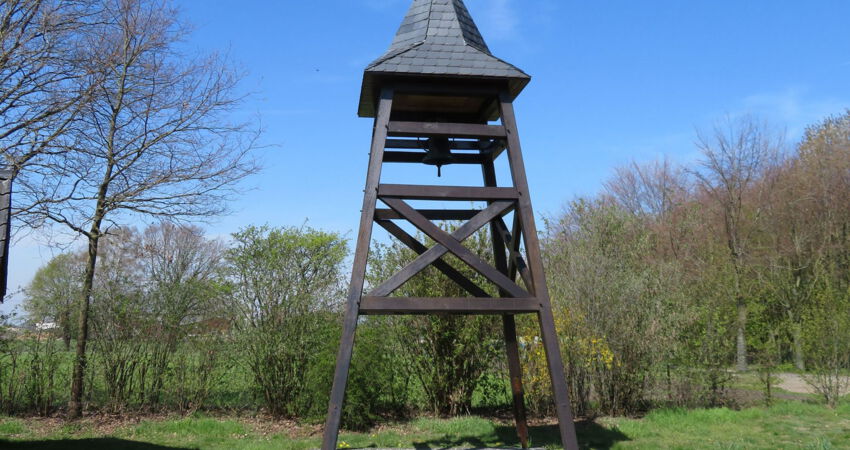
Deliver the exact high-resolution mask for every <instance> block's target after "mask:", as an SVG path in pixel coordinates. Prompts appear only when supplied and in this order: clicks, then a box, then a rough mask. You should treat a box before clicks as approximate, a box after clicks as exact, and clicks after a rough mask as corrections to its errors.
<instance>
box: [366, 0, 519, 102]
mask: <svg viewBox="0 0 850 450" xmlns="http://www.w3.org/2000/svg"><path fill="white" fill-rule="evenodd" d="M394 75H395V76H403V75H424V76H427V77H460V78H478V79H505V80H507V81H508V82H509V86H510V90H511V93H512V94H513V95H514V96H516V95H517V94H519V92H520V91H522V89H523V88H524V87H525V85H526V84H528V82H529V80H530V79H531V77H530V76H528V74H526V73H525V72H523V71H522V70H520V69H518V68H517V67H515V66H513V65H511V64H509V63H507V62H505V61H503V60H501V59H499V58H497V57H495V56H493V54H492V53H490V49H489V48H488V47H487V44H486V43H485V42H484V38H482V37H481V32H479V31H478V27H476V26H475V22H473V20H472V17H471V16H470V15H469V11H468V10H467V9H466V6H465V5H464V4H463V0H414V1H413V4H412V5H411V6H410V9H409V10H408V11H407V15H406V16H405V18H404V20H403V21H402V23H401V26H400V27H399V29H398V32H397V33H396V36H395V39H393V42H392V44H391V45H390V48H389V50H388V51H387V52H386V53H385V54H384V55H383V56H381V57H380V58H378V59H376V60H375V61H374V62H372V63H371V64H369V66H367V67H366V71H365V72H364V74H363V88H362V89H361V92H360V108H359V110H358V114H359V115H360V116H361V117H374V116H375V98H376V96H377V89H378V84H379V80H380V79H381V78H383V77H391V76H394Z"/></svg>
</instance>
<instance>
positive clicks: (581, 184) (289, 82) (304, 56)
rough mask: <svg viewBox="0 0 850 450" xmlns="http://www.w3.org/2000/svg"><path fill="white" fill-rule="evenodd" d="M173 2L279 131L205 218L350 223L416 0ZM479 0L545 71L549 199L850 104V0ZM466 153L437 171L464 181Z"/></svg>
mask: <svg viewBox="0 0 850 450" xmlns="http://www.w3.org/2000/svg"><path fill="white" fill-rule="evenodd" d="M177 3H178V5H180V6H181V8H182V9H183V17H184V18H185V19H186V20H187V21H189V22H191V23H192V24H194V26H195V29H194V31H193V33H192V34H191V36H190V39H189V41H188V42H187V45H188V46H190V48H197V49H200V50H202V51H211V50H216V49H220V50H224V51H226V52H227V53H228V54H229V56H230V58H231V59H232V60H234V61H236V62H237V63H238V65H239V67H241V68H242V69H244V71H245V72H246V73H247V77H246V79H245V82H244V84H243V88H244V89H245V90H246V91H252V92H254V95H253V97H252V99H251V100H250V101H249V102H248V103H246V105H245V114H246V115H248V114H254V113H258V114H259V115H260V116H261V117H262V122H263V127H264V128H265V129H266V133H265V135H264V138H263V140H264V143H265V144H270V145H274V146H273V147H270V148H268V149H265V150H263V152H262V159H263V160H264V163H265V171H264V172H263V173H262V174H260V175H258V176H257V177H255V178H254V179H253V180H252V181H251V182H250V184H251V186H253V188H254V189H253V190H251V191H249V192H247V193H246V194H245V195H244V196H243V197H242V199H241V201H240V202H239V203H238V204H235V205H234V208H235V209H236V212H235V213H234V214H233V215H231V216H229V217H226V218H223V219H221V220H220V221H218V222H217V223H214V224H212V225H210V226H208V230H209V232H210V234H211V235H228V234H229V233H231V232H233V231H236V230H237V229H238V228H239V227H241V226H244V225H248V224H266V223H267V224H269V225H275V226H277V225H300V224H302V223H304V221H305V220H308V224H309V225H311V226H314V227H318V228H324V229H329V230H335V231H340V232H343V233H347V235H348V236H349V237H353V236H354V235H355V234H356V231H357V230H356V227H357V223H358V219H359V209H360V204H361V201H362V188H363V182H364V178H365V170H366V162H367V153H368V149H369V138H370V132H371V122H370V120H369V119H359V118H357V115H356V110H357V100H358V96H359V90H360V81H361V76H362V71H363V68H364V67H365V66H366V64H368V63H369V62H370V61H371V60H373V59H374V58H376V57H377V56H379V55H381V54H382V53H383V52H384V51H385V50H386V48H387V47H388V46H389V43H390V41H391V39H392V37H393V35H394V33H395V31H396V29H397V27H398V24H399V22H400V21H401V19H402V17H403V16H404V13H405V12H406V10H407V7H408V6H409V4H410V0H326V1H320V0H310V1H295V0H283V1H269V0H242V1H238V2H234V1H225V0H221V1H208V0H182V1H178V2H177ZM466 3H467V7H468V8H469V10H470V12H471V14H472V16H473V18H474V19H475V21H476V23H477V24H478V26H479V28H480V30H481V32H482V34H483V36H484V38H485V40H486V41H487V43H488V44H489V46H490V49H491V50H492V51H493V53H494V54H495V55H496V56H499V57H501V58H503V59H505V60H507V61H509V62H511V63H513V64H515V65H517V66H518V67H520V68H522V69H523V70H525V71H526V72H527V73H529V74H531V75H532V77H533V79H532V82H531V84H530V85H529V86H528V87H527V88H526V90H525V92H524V93H523V94H522V95H521V96H520V98H519V99H518V100H517V102H516V109H517V114H518V120H519V126H520V136H521V139H522V143H523V149H524V153H525V159H526V166H527V170H528V176H529V180H530V184H531V186H530V187H531V194H532V198H533V201H534V204H535V209H536V212H537V213H538V215H541V214H547V213H554V212H557V211H558V210H559V209H560V208H561V206H562V205H563V204H564V203H565V202H566V201H569V200H570V199H573V198H575V197H576V196H579V195H588V194H593V193H596V192H598V191H599V189H600V188H601V185H602V182H603V181H604V180H605V179H606V178H607V177H609V176H610V175H611V173H612V171H613V169H614V167H616V166H619V165H623V164H627V163H629V162H630V161H632V160H636V161H649V160H653V159H656V158H660V157H662V156H664V155H667V156H669V157H670V158H671V159H673V160H674V161H678V162H683V163H687V162H689V161H693V160H694V159H695V158H696V157H697V155H696V154H695V151H694V148H693V144H692V143H693V138H694V134H695V132H694V130H695V129H696V128H706V127H710V126H711V124H712V122H714V121H715V120H717V119H719V118H721V117H723V116H724V115H726V114H731V115H736V114H742V113H754V114H758V115H761V116H763V117H765V118H766V119H768V120H770V121H771V122H772V123H773V124H774V125H776V126H778V127H784V128H786V129H787V131H788V134H789V140H790V141H792V142H793V141H794V140H795V139H796V138H797V137H799V136H800V134H801V132H802V130H803V128H804V127H805V126H806V125H807V124H810V123H813V122H815V121H817V120H819V119H821V118H823V117H824V116H826V115H829V114H836V113H840V112H842V111H843V110H844V109H846V108H848V107H850V33H848V27H847V23H848V18H850V1H844V0H813V1H807V2H801V1H791V0H760V1H755V0H751V1H740V0H713V1H709V0H703V1H681V0H676V1H674V0H667V1H649V0H648V1H642V2H636V1H632V0H620V1H606V0H584V1H577V0H467V2H466ZM317 143H318V145H317ZM454 170H455V168H454V167H448V168H445V170H444V171H445V172H447V174H446V175H444V180H441V181H445V182H454V181H457V179H458V177H457V175H458V172H457V171H455V172H453V171H454ZM427 175H428V176H430V175H432V171H429V172H427ZM405 176H406V175H405ZM416 180H422V181H424V182H427V181H425V179H424V178H416ZM11 252H12V254H11V258H12V263H11V266H10V286H11V287H12V288H15V287H17V286H24V285H26V284H27V283H28V282H29V280H30V278H31V277H32V274H33V273H34V272H35V270H36V269H37V267H38V266H40V265H41V264H43V263H44V262H46V261H47V260H48V259H49V258H50V257H51V255H53V254H54V253H55V250H51V249H50V248H48V247H46V246H44V245H42V244H41V243H40V242H39V241H38V239H37V236H32V237H27V238H24V239H21V240H19V241H18V242H17V243H16V244H15V245H14V246H13V248H12V249H11ZM16 303H17V301H12V302H10V304H9V305H4V306H2V307H0V311H3V312H7V311H9V310H10V308H11V307H12V306H13V305H14V304H16Z"/></svg>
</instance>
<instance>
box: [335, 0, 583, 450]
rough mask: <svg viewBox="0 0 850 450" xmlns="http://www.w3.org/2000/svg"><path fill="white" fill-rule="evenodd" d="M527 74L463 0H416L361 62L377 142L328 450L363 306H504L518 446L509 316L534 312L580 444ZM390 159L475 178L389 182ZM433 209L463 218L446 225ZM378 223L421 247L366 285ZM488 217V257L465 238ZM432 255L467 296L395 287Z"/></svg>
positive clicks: (524, 430)
mask: <svg viewBox="0 0 850 450" xmlns="http://www.w3.org/2000/svg"><path fill="white" fill-rule="evenodd" d="M529 81H530V77H529V76H528V75H527V74H525V73H524V72H522V71H521V70H519V69H518V68H516V67H514V66H512V65H510V64H508V63H506V62H505V61H502V60H501V59H498V58H496V57H495V56H493V55H492V54H491V53H490V50H489V48H488V47H487V44H485V43H484V39H483V38H482V37H481V34H480V32H479V31H478V28H477V27H476V26H475V23H474V22H473V21H472V18H471V17H470V15H469V12H468V11H467V9H466V7H465V5H464V4H463V1H462V0H414V1H413V4H412V5H411V7H410V10H409V11H408V13H407V15H406V17H405V18H404V21H403V22H402V24H401V26H400V28H399V30H398V33H397V34H396V36H395V39H394V40H393V43H392V45H391V46H390V49H389V50H388V51H387V53H386V54H384V55H383V56H382V57H380V58H378V59H377V60H376V61H374V62H373V63H372V64H370V65H369V66H368V67H367V68H366V71H365V73H364V76H363V86H362V90H361V96H360V107H359V111H358V113H359V115H360V116H361V117H374V128H373V134H372V147H371V153H370V156H369V168H368V171H367V174H366V189H365V190H364V196H363V208H362V215H361V218H360V229H359V233H358V235H357V244H356V251H355V254H354V266H353V273H352V275H351V285H350V290H349V293H348V300H347V306H346V308H347V309H346V313H345V320H344V324H343V327H344V328H343V333H342V339H341V342H340V347H339V354H338V356H337V361H336V372H335V374H334V381H333V389H332V391H331V398H330V406H329V408H328V417H327V422H326V424H325V432H324V440H323V443H322V448H323V449H324V450H333V449H335V448H336V445H337V435H338V433H339V425H340V418H341V414H342V403H343V400H344V396H345V387H346V383H347V379H348V369H349V365H350V362H351V355H352V351H353V347H354V335H355V329H356V327H357V320H358V316H360V315H369V314H373V315H374V314H496V315H501V316H502V320H503V325H504V339H505V346H506V349H507V358H508V367H509V369H510V378H511V389H512V392H513V399H514V400H513V401H514V414H515V418H516V426H517V432H518V434H519V438H520V442H521V443H522V445H523V448H525V447H527V443H528V427H527V424H526V419H525V407H524V403H523V388H522V374H521V367H520V360H519V348H518V345H517V336H516V324H515V320H514V316H515V315H516V314H536V315H537V318H538V320H539V322H540V334H541V337H542V342H543V345H544V348H545V350H546V357H547V360H548V365H549V375H550V377H551V380H552V388H553V393H554V398H555V402H556V409H557V412H558V419H559V422H560V432H561V439H562V441H563V447H564V448H568V449H577V448H578V444H577V442H576V436H575V429H574V426H573V416H572V411H571V409H570V402H569V398H568V393H567V384H566V380H565V378H564V367H563V362H562V360H561V353H560V350H559V348H558V337H557V335H556V332H555V323H554V320H553V317H552V310H551V306H550V301H549V293H548V290H547V288H546V278H545V276H544V273H543V262H542V260H541V256H540V245H539V243H538V239H537V228H536V227H535V224H534V213H533V211H532V208H531V196H530V194H529V191H528V182H527V180H526V175H525V166H524V165H523V158H522V150H521V148H520V142H519V134H518V132H517V126H516V120H515V117H514V109H513V103H512V102H513V100H514V99H515V98H516V96H517V95H518V94H519V93H520V92H521V91H522V89H523V88H524V87H525V85H526V84H528V82H529ZM500 157H502V158H506V159H507V163H508V166H509V167H510V177H511V184H510V185H506V186H499V185H497V182H496V161H497V159H498V158H500ZM385 163H413V164H422V163H425V164H431V165H436V166H437V168H438V170H439V168H440V167H441V166H443V165H447V164H467V165H468V164H472V165H477V166H480V168H481V174H482V178H481V179H479V180H476V182H475V183H474V184H475V186H444V185H413V184H384V183H381V169H382V167H383V165H384V164H385ZM422 200H438V201H440V202H442V203H441V204H446V203H450V202H455V201H456V202H458V204H460V205H469V204H471V203H472V202H478V203H479V204H482V207H481V208H480V209H417V207H415V206H414V205H413V204H411V202H414V203H415V202H419V201H422ZM378 202H380V204H382V205H380V206H381V207H378V206H379V203H378ZM384 205H385V206H386V207H384ZM510 213H513V214H512V217H513V219H512V220H511V221H510V224H508V223H507V221H506V220H505V216H506V215H508V214H510ZM432 220H438V221H439V220H462V221H465V223H464V224H463V225H462V226H460V227H459V228H457V229H456V230H455V231H454V232H451V233H449V232H446V231H444V230H443V229H441V228H440V227H438V226H437V225H435V224H434V223H433V222H432ZM397 221H407V222H409V223H410V224H412V225H413V226H414V227H416V228H417V229H418V230H420V231H421V232H422V233H424V234H425V235H426V236H428V237H429V238H430V239H432V240H433V241H434V242H435V244H434V245H433V246H432V247H430V248H427V247H426V246H425V245H424V244H423V243H421V242H419V240H418V239H416V238H415V237H414V236H412V235H411V234H409V233H408V232H406V231H405V230H404V229H403V228H401V227H400V226H399V225H398V224H397ZM374 224H377V225H379V226H381V227H382V228H384V229H385V230H386V231H387V232H389V234H391V235H393V236H394V237H395V238H396V239H398V240H399V241H400V242H402V243H404V244H405V245H407V246H408V247H410V249H412V250H413V251H414V252H416V253H417V254H418V255H419V256H418V257H417V258H416V259H415V260H414V261H412V262H411V263H409V264H408V265H407V266H405V267H404V268H402V269H401V270H400V271H399V272H398V273H396V274H394V275H392V276H391V277H390V278H389V279H387V280H385V281H384V282H383V283H382V284H380V285H379V286H375V287H371V290H370V291H368V292H364V278H365V273H366V263H367V258H368V253H369V247H370V243H371V238H372V227H373V225H374ZM484 226H489V227H490V234H491V236H492V243H493V256H494V257H493V261H494V262H495V264H494V265H491V264H489V263H487V262H485V261H484V260H482V259H481V258H479V257H478V256H477V255H475V254H474V253H472V252H471V251H469V250H467V249H466V247H464V246H463V245H462V244H461V242H462V241H463V240H464V239H466V238H468V237H470V236H471V235H473V234H474V233H475V232H476V231H477V230H479V229H480V228H482V227H484ZM447 254H452V255H454V256H455V257H457V258H458V259H459V260H460V261H462V262H463V263H465V264H467V265H469V266H470V267H471V268H472V269H474V270H475V271H476V272H478V273H479V274H481V275H482V276H483V277H484V278H486V279H487V280H488V281H489V282H491V283H492V284H493V285H494V286H495V287H496V288H497V289H498V292H499V294H498V296H496V297H494V296H491V295H489V294H488V293H487V292H486V291H485V290H484V289H482V288H481V287H480V286H478V285H477V284H476V283H475V282H473V281H472V280H470V279H469V278H467V277H466V276H465V275H463V274H462V273H461V272H460V271H458V270H456V269H455V268H453V267H452V266H451V265H450V264H448V263H447V262H445V261H444V260H442V259H441V258H442V257H443V256H444V255H447ZM428 266H434V267H435V268H436V269H437V270H439V271H440V272H442V273H443V274H444V275H446V277H448V278H449V279H450V280H452V281H453V282H455V283H457V284H458V285H459V286H460V287H462V288H463V289H464V290H465V291H466V292H468V294H469V296H467V297H460V298H409V297H398V296H391V295H392V293H393V292H394V291H395V290H396V289H398V288H399V287H401V286H402V285H403V284H404V283H405V282H407V281H408V280H410V279H411V278H412V277H413V276H414V275H416V274H417V273H419V272H420V271H422V270H423V269H425V268H426V267H428Z"/></svg>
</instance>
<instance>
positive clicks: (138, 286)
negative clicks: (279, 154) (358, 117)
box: [0, 113, 850, 427]
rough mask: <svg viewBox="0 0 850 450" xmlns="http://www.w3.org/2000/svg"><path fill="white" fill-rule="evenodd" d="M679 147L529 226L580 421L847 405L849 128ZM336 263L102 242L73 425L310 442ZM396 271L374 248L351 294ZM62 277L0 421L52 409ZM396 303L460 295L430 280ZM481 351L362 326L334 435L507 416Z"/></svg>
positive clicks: (77, 258) (425, 326) (738, 130)
mask: <svg viewBox="0 0 850 450" xmlns="http://www.w3.org/2000/svg"><path fill="white" fill-rule="evenodd" d="M698 145H699V147H700V151H701V154H702V156H701V158H700V159H699V161H698V162H697V163H696V164H694V165H693V166H690V167H677V166H675V165H674V164H671V163H669V162H666V161H663V162H657V163H650V164H647V165H638V164H633V165H630V166H628V167H624V168H621V169H619V170H617V171H616V174H615V176H614V177H613V178H612V179H611V180H609V181H608V182H607V183H606V187H605V189H604V192H602V193H600V194H599V195H598V196H596V197H593V198H583V199H576V200H574V201H572V202H570V203H569V204H568V205H567V207H566V208H565V210H564V211H563V213H561V214H559V215H556V216H553V217H550V218H548V219H547V220H546V227H545V229H546V231H545V233H544V234H543V236H542V244H543V254H544V258H545V264H546V269H547V276H548V282H549V286H550V291H551V293H552V301H553V306H554V308H555V311H554V313H555V318H556V327H557V330H558V333H559V337H560V340H561V348H562V351H563V354H564V358H565V361H566V362H567V364H566V366H567V369H566V370H567V373H566V375H567V378H568V380H569V385H570V393H571V399H572V402H573V405H574V409H575V410H576V412H577V413H578V414H580V415H594V414H614V415H616V414H634V413H637V412H640V411H644V410H646V409H647V408H651V407H653V406H658V405H675V406H684V407H699V406H716V405H726V404H732V401H733V399H731V398H730V397H729V393H730V391H729V384H730V381H731V380H732V377H733V376H734V370H735V369H738V370H748V369H749V370H754V371H757V373H758V374H759V375H760V379H761V380H762V383H763V384H764V388H765V391H766V394H767V397H766V399H767V401H770V392H771V385H772V383H773V378H772V374H775V373H776V372H777V371H778V370H799V371H801V372H802V373H803V376H804V377H805V378H806V380H807V381H809V383H810V384H811V385H812V386H813V387H814V388H815V389H816V390H817V391H818V392H819V393H820V394H821V395H822V397H823V398H824V400H825V401H826V403H827V404H829V405H831V406H834V405H835V404H836V403H837V402H838V401H839V400H840V396H841V392H842V391H843V390H844V389H846V387H847V383H848V378H847V375H848V371H850V242H848V223H850V204H848V201H850V200H848V195H847V194H848V193H850V113H848V114H845V115H843V116H839V117H835V118H829V119H827V120H825V121H824V122H822V123H820V124H817V125H814V126H812V127H811V128H809V129H808V130H807V132H806V134H805V136H804V138H803V140H802V141H801V142H800V143H799V144H797V145H796V146H794V147H793V149H792V150H790V151H789V150H787V149H786V147H785V145H784V144H783V142H782V140H781V139H780V138H779V135H776V134H771V133H770V131H769V129H768V128H767V127H766V126H765V125H763V124H761V123H759V122H757V121H755V120H753V119H748V118H745V119H740V120H736V121H727V122H725V123H724V124H723V125H722V126H719V127H717V128H716V129H714V130H713V131H712V133H711V134H708V135H704V136H701V137H700V138H699V141H698ZM444 226H447V227H451V226H453V224H444ZM490 242H491V241H490V238H489V237H488V235H487V234H486V232H480V233H478V234H475V235H474V236H473V237H471V238H470V239H468V240H467V241H466V242H465V244H466V245H467V247H468V248H470V249H471V250H472V251H474V252H475V253H476V254H478V255H479V256H480V257H482V258H483V259H492V248H491V246H490ZM347 254H348V247H347V242H346V241H345V239H343V238H342V237H341V236H340V235H338V234H335V233H328V232H323V231H320V230H314V229H309V228H268V227H248V228H246V229H244V230H242V231H240V232H238V233H236V234H234V235H233V239H232V241H231V242H229V243H223V242H221V241H217V240H210V239H207V238H205V237H204V236H203V234H202V232H201V230H200V229H198V228H194V227H187V226H176V225H171V224H168V223H163V224H159V225H156V226H151V227H149V228H148V229H146V230H144V231H143V232H136V231H133V230H130V229H124V230H121V231H120V232H119V233H115V234H113V235H110V236H108V238H106V239H105V246H104V247H103V249H102V257H101V258H100V259H99V263H98V264H99V266H98V271H97V276H96V277H95V280H94V285H93V286H94V287H93V297H92V320H91V322H92V331H91V336H90V342H91V344H92V345H91V347H90V350H89V356H88V359H89V362H90V366H89V368H88V370H87V372H86V376H87V377H88V380H87V385H88V386H91V389H89V390H88V391H87V393H86V396H85V403H86V404H87V407H88V408H89V410H90V411H96V410H106V411H113V412H121V411H134V410H138V411H161V410H173V411H180V412H190V411H194V410H197V409H221V410H240V411H243V410H263V411H266V412H267V413H269V414H271V415H274V416H277V417H289V418H299V419H302V420H313V419H314V420H320V419H321V418H322V417H323V416H324V414H325V408H326V405H327V398H328V393H329V390H330V382H331V379H332V373H333V366H334V360H335V353H336V347H337V343H338V339H339V332H340V329H341V313H342V311H341V308H342V305H341V303H340V301H341V299H342V298H344V295H343V290H344V288H345V284H346V282H347V272H348V269H347V268H346V266H345V261H346V256H347ZM414 257H415V255H414V254H413V252H411V251H410V250H408V249H406V248H404V246H403V245H402V244H400V243H398V242H395V241H389V242H387V243H383V244H382V243H376V244H375V246H374V247H373V249H372V252H371V255H370V258H371V259H370V264H369V269H368V273H367V281H368V283H369V284H371V285H376V284H378V283H380V282H381V281H383V280H384V279H386V278H387V277H388V276H389V275H390V274H392V273H394V272H395V271H397V270H398V269H399V268H401V267H403V266H404V265H405V264H406V263H408V262H409V261H410V260H412V259H413V258H414ZM83 259H84V255H83V254H74V253H72V254H64V255H59V256H57V257H56V258H54V259H53V260H52V261H51V262H50V263H49V264H47V265H46V266H45V267H43V268H42V269H41V270H40V271H39V272H38V274H37V275H36V276H35V278H34V280H33V281H32V283H31V285H30V286H29V288H28V289H27V291H26V293H27V300H26V303H25V305H26V309H27V313H28V317H29V319H30V321H31V322H32V323H33V324H34V323H35V322H41V323H44V322H47V321H55V322H56V324H57V327H58V328H57V329H55V330H44V329H42V330H38V329H37V327H33V331H30V332H29V333H28V334H26V335H24V336H21V335H19V336H17V338H15V337H14V336H12V335H11V334H9V333H7V334H6V335H5V339H4V341H3V345H4V346H5V347H4V351H3V353H2V356H0V407H2V408H3V409H4V411H5V412H7V413H15V412H38V413H40V414H51V413H54V412H57V411H61V410H62V408H63V407H64V405H65V402H66V400H67V398H68V386H69V379H70V376H71V375H70V370H71V356H70V353H69V352H66V351H65V350H67V349H68V348H69V346H70V344H71V343H72V342H73V341H74V339H76V337H77V336H76V333H77V326H76V324H75V322H74V321H73V319H69V318H73V317H74V316H75V315H76V314H77V312H76V311H75V308H77V307H78V306H77V305H78V302H75V301H74V299H77V298H79V291H80V289H82V286H83V285H82V280H83V264H82V261H83ZM446 261H447V262H448V263H449V264H451V265H452V266H454V267H455V268H457V269H458V270H460V271H461V272H463V273H464V274H465V275H467V276H468V277H470V279H472V280H474V281H475V282H476V283H477V284H479V285H480V286H482V287H485V286H488V284H487V283H486V280H484V279H483V278H481V277H480V276H478V275H477V274H475V273H474V272H473V271H472V270H471V269H470V268H468V267H466V266H465V265H464V264H462V263H460V262H459V261H458V260H456V259H454V258H452V257H446ZM396 294H397V295H404V296H413V297H427V296H434V297H456V296H465V295H466V294H465V293H464V291H462V290H461V289H460V288H459V287H456V286H455V285H454V284H453V283H451V282H449V281H448V279H447V278H445V276H444V275H443V274H442V273H440V272H439V271H437V270H434V269H433V268H429V269H427V270H426V271H424V272H423V273H422V274H420V275H417V276H416V277H414V278H413V279H412V280H411V281H410V282H409V283H407V284H405V285H404V286H402V287H401V288H400V290H399V291H398V292H396ZM491 294H493V295H496V294H497V293H496V292H491ZM518 324H519V332H520V342H521V354H522V362H523V368H524V372H525V373H524V375H525V376H524V379H525V388H526V401H527V404H528V406H529V408H530V410H531V411H532V412H533V413H535V414H539V415H545V414H551V413H552V412H553V411H552V409H551V405H552V399H551V396H550V393H549V385H548V375H547V371H546V363H545V358H544V355H543V348H542V346H541V345H540V343H539V338H538V336H537V326H536V323H535V321H534V318H533V317H529V316H523V317H520V320H519V321H518ZM42 328H44V327H42ZM501 333H502V330H501V324H500V321H499V320H498V318H494V317H484V316H471V317H470V316H427V317H404V316H398V317H368V318H364V319H362V320H361V322H360V325H359V327H358V337H357V345H356V347H355V354H354V360H353V363H352V369H351V382H350V384H349V389H348V392H347V400H346V409H345V413H344V417H345V423H346V425H347V426H349V427H365V426H368V425H370V424H373V423H375V421H377V420H380V419H381V418H386V417H405V416H410V415H414V414H418V413H422V412H426V413H430V414H440V415H443V414H458V413H467V412H473V411H477V410H482V409H483V410H486V411H489V412H493V411H495V410H499V409H507V408H509V405H510V401H511V395H510V390H509V384H508V379H507V369H506V367H505V363H504V359H505V358H504V351H505V350H504V346H503V343H502V339H501Z"/></svg>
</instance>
